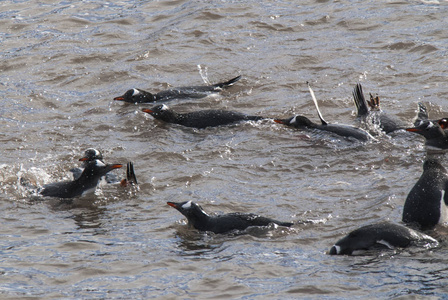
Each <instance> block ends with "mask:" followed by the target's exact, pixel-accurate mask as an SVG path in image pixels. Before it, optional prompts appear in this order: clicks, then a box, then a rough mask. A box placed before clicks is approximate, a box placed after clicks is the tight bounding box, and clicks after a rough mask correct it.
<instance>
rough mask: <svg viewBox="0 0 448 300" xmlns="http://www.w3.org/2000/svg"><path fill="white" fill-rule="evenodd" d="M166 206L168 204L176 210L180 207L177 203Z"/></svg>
mask: <svg viewBox="0 0 448 300" xmlns="http://www.w3.org/2000/svg"><path fill="white" fill-rule="evenodd" d="M166 204H168V205H169V206H171V207H174V208H175V209H178V205H177V203H174V202H167V203H166Z"/></svg>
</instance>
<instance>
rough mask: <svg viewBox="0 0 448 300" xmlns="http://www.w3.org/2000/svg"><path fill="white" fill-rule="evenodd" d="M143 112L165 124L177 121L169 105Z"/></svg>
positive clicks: (158, 106)
mask: <svg viewBox="0 0 448 300" xmlns="http://www.w3.org/2000/svg"><path fill="white" fill-rule="evenodd" d="M142 111H143V112H145V113H148V114H150V115H151V116H153V117H154V118H156V119H158V120H162V121H165V122H171V123H172V122H174V121H175V120H176V113H175V112H174V111H173V110H171V109H170V108H169V107H168V105H165V104H161V105H156V106H154V107H152V108H150V109H148V108H144V109H142Z"/></svg>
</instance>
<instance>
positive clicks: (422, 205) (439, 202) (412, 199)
mask: <svg viewBox="0 0 448 300" xmlns="http://www.w3.org/2000/svg"><path fill="white" fill-rule="evenodd" d="M446 191H448V173H447V170H446V169H445V168H444V167H443V166H442V165H441V164H440V162H439V161H438V160H437V159H435V158H428V159H426V160H425V162H424V163H423V173H422V175H421V176H420V178H419V180H418V181H417V183H416V184H415V185H414V187H413V188H412V189H411V191H410V192H409V194H408V196H407V198H406V201H405V203H404V207H403V217H402V221H403V222H404V223H406V224H409V225H416V226H417V227H419V228H421V229H423V230H426V229H432V228H433V227H434V226H436V225H437V224H441V223H445V222H447V221H448V208H447V205H448V193H446Z"/></svg>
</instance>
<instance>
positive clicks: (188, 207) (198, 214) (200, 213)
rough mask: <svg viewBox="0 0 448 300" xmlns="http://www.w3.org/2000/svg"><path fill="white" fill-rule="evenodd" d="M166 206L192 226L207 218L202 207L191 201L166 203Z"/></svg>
mask: <svg viewBox="0 0 448 300" xmlns="http://www.w3.org/2000/svg"><path fill="white" fill-rule="evenodd" d="M167 204H168V205H169V206H171V207H174V208H175V209H177V210H178V211H179V212H180V213H181V214H183V215H184V216H185V217H186V218H187V219H188V222H190V223H191V224H192V225H193V226H194V225H195V224H197V223H198V222H200V221H201V220H203V219H204V218H208V217H209V215H208V214H207V213H206V212H205V211H204V210H203V209H202V207H201V206H200V205H199V204H196V203H194V202H193V201H185V202H167Z"/></svg>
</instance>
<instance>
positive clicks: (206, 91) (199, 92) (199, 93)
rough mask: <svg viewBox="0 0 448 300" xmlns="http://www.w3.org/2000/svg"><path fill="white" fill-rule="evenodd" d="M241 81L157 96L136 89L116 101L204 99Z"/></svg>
mask: <svg viewBox="0 0 448 300" xmlns="http://www.w3.org/2000/svg"><path fill="white" fill-rule="evenodd" d="M240 79H241V76H237V77H235V78H232V79H230V80H228V81H225V82H220V83H217V84H213V85H205V86H187V87H178V88H172V89H168V90H165V91H161V92H158V93H157V94H152V93H150V92H147V91H144V90H141V89H136V88H134V89H131V90H128V91H126V93H124V94H123V95H122V96H119V97H115V98H114V100H116V101H124V102H128V103H149V102H158V101H168V100H172V99H186V98H203V97H206V96H208V95H210V94H216V93H219V92H221V91H222V90H223V89H225V88H228V87H230V86H232V85H233V84H234V83H235V82H237V81H238V80H240Z"/></svg>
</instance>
